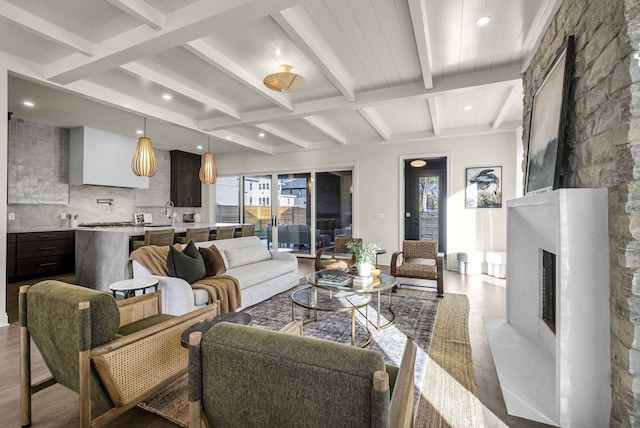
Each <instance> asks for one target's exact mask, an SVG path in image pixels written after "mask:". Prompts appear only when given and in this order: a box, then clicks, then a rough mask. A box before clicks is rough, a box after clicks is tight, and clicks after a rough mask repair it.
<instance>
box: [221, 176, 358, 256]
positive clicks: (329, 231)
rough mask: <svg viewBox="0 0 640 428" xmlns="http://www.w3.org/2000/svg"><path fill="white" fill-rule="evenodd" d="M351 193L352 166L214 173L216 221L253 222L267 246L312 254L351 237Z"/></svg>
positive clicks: (256, 231) (256, 232)
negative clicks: (228, 175)
mask: <svg viewBox="0 0 640 428" xmlns="http://www.w3.org/2000/svg"><path fill="white" fill-rule="evenodd" d="M241 183H242V184H241ZM241 189H242V192H241ZM352 193H353V180H352V171H351V170H337V171H321V172H315V173H314V172H302V173H288V174H284V173H277V174H265V175H251V176H249V175H247V176H240V177H237V176H236V177H219V178H218V182H217V184H216V221H217V222H219V223H250V224H255V225H256V228H255V234H256V235H257V236H259V237H260V239H261V240H262V242H263V243H264V245H265V246H266V247H267V248H277V249H278V250H279V251H290V252H292V253H294V254H298V255H312V254H315V251H316V250H317V249H318V248H321V247H326V246H329V245H331V244H332V243H333V239H334V238H335V237H336V236H351V230H352Z"/></svg>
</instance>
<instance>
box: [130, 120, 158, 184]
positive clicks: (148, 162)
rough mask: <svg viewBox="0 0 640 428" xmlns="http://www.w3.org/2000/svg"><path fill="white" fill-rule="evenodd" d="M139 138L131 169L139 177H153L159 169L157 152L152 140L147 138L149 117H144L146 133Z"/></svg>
mask: <svg viewBox="0 0 640 428" xmlns="http://www.w3.org/2000/svg"><path fill="white" fill-rule="evenodd" d="M142 135H143V136H142V137H140V139H139V140H138V147H136V152H135V153H134V154H133V159H132V160H131V170H132V171H133V173H134V174H135V175H137V176H139V177H153V176H154V175H155V173H156V170H157V169H158V162H157V161H156V154H155V153H154V152H153V145H152V144H151V140H150V139H149V138H147V118H146V117H145V118H144V134H142Z"/></svg>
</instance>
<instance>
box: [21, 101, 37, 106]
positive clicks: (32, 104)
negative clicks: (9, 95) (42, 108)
mask: <svg viewBox="0 0 640 428" xmlns="http://www.w3.org/2000/svg"><path fill="white" fill-rule="evenodd" d="M22 104H23V105H25V106H27V107H33V106H34V105H35V104H34V103H33V102H31V101H23V102H22Z"/></svg>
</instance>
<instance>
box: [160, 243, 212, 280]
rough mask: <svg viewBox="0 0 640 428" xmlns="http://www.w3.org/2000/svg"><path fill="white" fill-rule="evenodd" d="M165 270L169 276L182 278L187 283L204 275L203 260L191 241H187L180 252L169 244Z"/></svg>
mask: <svg viewBox="0 0 640 428" xmlns="http://www.w3.org/2000/svg"><path fill="white" fill-rule="evenodd" d="M167 271H168V272H169V275H170V276H173V277H176V278H182V279H184V280H185V281H187V282H188V283H189V284H193V283H194V282H196V281H198V280H199V279H202V278H204V277H205V275H206V273H207V272H206V270H205V267H204V260H202V256H201V255H200V251H198V247H196V244H194V243H193V241H189V243H188V244H187V246H186V247H184V249H183V250H182V252H180V251H179V250H177V249H176V248H175V247H174V246H173V245H170V246H169V256H168V257H167Z"/></svg>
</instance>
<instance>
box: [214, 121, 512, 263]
mask: <svg viewBox="0 0 640 428" xmlns="http://www.w3.org/2000/svg"><path fill="white" fill-rule="evenodd" d="M519 144H520V140H519V138H518V135H517V133H516V131H512V132H504V133H499V134H491V135H476V136H469V137H458V138H443V139H430V140H427V141H424V142H416V143H403V144H393V143H385V144H376V145H372V146H355V147H346V148H345V147H344V146H342V147H340V148H339V149H337V150H324V151H308V152H301V153H291V154H279V155H277V156H270V155H265V154H259V153H251V154H248V153H243V154H242V156H237V155H232V154H229V155H219V156H216V161H217V166H218V171H219V174H220V175H234V174H259V173H271V172H274V171H279V172H298V171H312V170H321V169H327V168H331V169H339V168H343V167H350V166H354V168H355V171H354V207H353V208H354V219H355V220H354V236H359V237H362V238H363V239H364V240H365V241H367V242H378V243H381V244H382V247H383V248H385V249H386V250H387V254H386V255H384V256H380V257H379V262H380V263H381V264H389V262H390V260H391V253H392V252H393V251H395V250H396V249H398V248H400V243H401V241H402V232H401V231H402V228H401V227H400V226H401V225H402V223H400V221H403V220H404V218H403V217H402V215H401V213H402V212H403V211H404V209H403V206H401V205H402V197H401V192H400V190H401V189H402V180H403V176H402V171H401V170H400V165H401V159H402V158H407V157H430V156H432V157H436V156H438V157H439V156H447V157H448V158H449V167H448V169H449V170H448V187H449V188H448V194H449V198H448V205H447V210H448V211H447V254H448V266H449V268H453V269H457V263H456V254H455V253H456V251H459V250H461V249H465V248H475V249H479V250H482V251H492V250H493V251H505V249H506V200H508V199H513V198H514V197H515V192H516V189H515V187H516V186H515V176H516V166H517V165H519V164H520V160H519V159H516V150H517V147H518V145H519ZM481 166H502V193H503V208H495V209H465V208H464V187H465V168H468V167H481ZM375 213H382V214H384V219H376V218H375V217H374V214H375Z"/></svg>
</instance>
